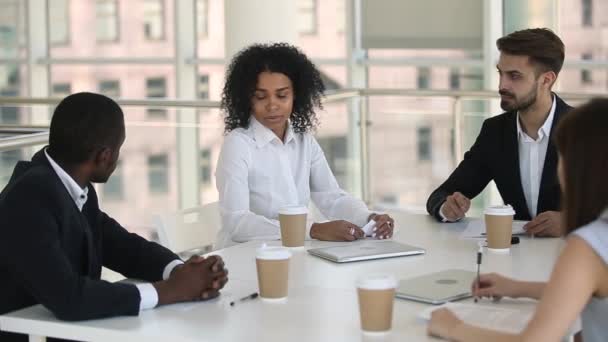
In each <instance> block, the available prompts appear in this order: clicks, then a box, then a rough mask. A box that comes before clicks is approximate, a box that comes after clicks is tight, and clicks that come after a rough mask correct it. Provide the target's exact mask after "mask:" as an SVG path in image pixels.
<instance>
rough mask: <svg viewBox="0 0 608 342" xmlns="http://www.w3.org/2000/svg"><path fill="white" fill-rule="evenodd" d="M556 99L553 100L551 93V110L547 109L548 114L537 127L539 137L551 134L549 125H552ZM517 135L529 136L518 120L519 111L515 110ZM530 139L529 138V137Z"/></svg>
mask: <svg viewBox="0 0 608 342" xmlns="http://www.w3.org/2000/svg"><path fill="white" fill-rule="evenodd" d="M556 104H557V101H555V95H553V103H552V104H551V110H549V116H547V118H546V119H545V123H543V125H542V126H541V127H540V128H539V129H538V136H539V137H548V136H549V135H550V134H551V127H552V126H553V118H554V117H555V107H556ZM516 121H517V136H518V137H519V138H526V137H527V138H529V136H528V135H527V134H526V133H525V132H524V130H523V129H522V128H521V123H520V122H519V112H517V120H516ZM530 140H531V138H530Z"/></svg>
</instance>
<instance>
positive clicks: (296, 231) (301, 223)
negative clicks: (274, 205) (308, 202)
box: [279, 206, 308, 247]
mask: <svg viewBox="0 0 608 342" xmlns="http://www.w3.org/2000/svg"><path fill="white" fill-rule="evenodd" d="M307 214H308V208H306V207H302V206H285V207H282V208H281V209H279V222H280V224H281V241H282V242H283V246H285V247H302V246H304V238H305V237H306V215H307Z"/></svg>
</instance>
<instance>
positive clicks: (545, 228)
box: [524, 211, 564, 237]
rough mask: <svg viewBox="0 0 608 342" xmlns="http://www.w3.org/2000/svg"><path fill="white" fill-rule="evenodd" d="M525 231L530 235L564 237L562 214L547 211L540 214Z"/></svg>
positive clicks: (526, 226)
mask: <svg viewBox="0 0 608 342" xmlns="http://www.w3.org/2000/svg"><path fill="white" fill-rule="evenodd" d="M524 230H525V231H526V233H528V234H530V235H537V236H552V237H558V236H562V235H563V234H564V232H563V224H562V214H561V212H559V211H545V212H543V213H540V214H538V215H537V216H536V217H535V218H534V219H533V220H532V221H530V222H528V223H527V224H526V225H525V226H524Z"/></svg>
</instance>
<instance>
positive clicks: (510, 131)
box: [504, 112, 530, 217]
mask: <svg viewBox="0 0 608 342" xmlns="http://www.w3.org/2000/svg"><path fill="white" fill-rule="evenodd" d="M516 120H517V113H515V112H511V113H509V115H508V117H507V128H506V130H505V136H504V141H505V146H506V147H507V148H506V149H505V158H506V161H507V168H506V172H508V171H507V170H512V172H511V174H510V175H508V174H507V178H508V179H509V182H510V183H511V186H512V187H511V189H513V195H514V197H515V198H516V199H517V200H516V201H515V203H506V204H511V205H513V206H514V207H515V208H514V209H515V210H516V211H519V212H521V213H525V214H526V215H525V216H528V217H529V216H530V213H529V212H528V206H527V204H526V197H525V196H524V190H523V188H522V186H521V173H520V170H519V141H518V139H517V121H516ZM518 203H521V204H522V206H521V207H520V208H517V207H516V206H517V204H518Z"/></svg>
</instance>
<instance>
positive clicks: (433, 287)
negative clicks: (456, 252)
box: [395, 269, 477, 305]
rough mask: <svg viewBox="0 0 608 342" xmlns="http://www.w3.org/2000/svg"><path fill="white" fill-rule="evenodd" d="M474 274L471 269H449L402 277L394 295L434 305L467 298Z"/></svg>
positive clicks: (469, 295) (469, 294)
mask: <svg viewBox="0 0 608 342" xmlns="http://www.w3.org/2000/svg"><path fill="white" fill-rule="evenodd" d="M476 276H477V274H476V273H475V272H472V271H465V270H457V269H450V270H445V271H441V272H436V273H431V274H426V275H423V276H419V277H414V278H410V279H402V280H400V281H399V287H398V288H397V291H396V292H395V297H397V298H403V299H409V300H414V301H417V302H423V303H429V304H435V305H438V304H443V303H446V302H451V301H455V300H459V299H464V298H468V297H471V284H472V283H473V280H474V279H475V277H476Z"/></svg>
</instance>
